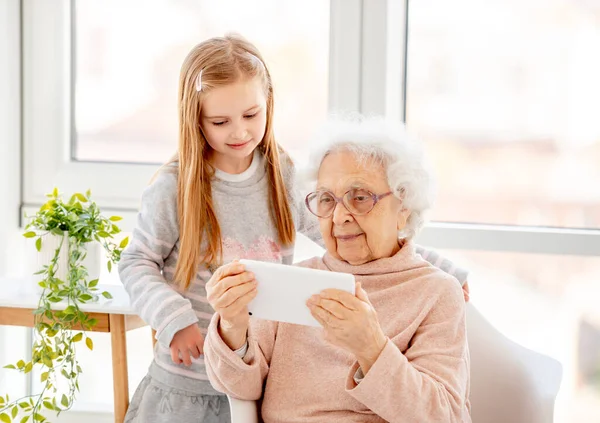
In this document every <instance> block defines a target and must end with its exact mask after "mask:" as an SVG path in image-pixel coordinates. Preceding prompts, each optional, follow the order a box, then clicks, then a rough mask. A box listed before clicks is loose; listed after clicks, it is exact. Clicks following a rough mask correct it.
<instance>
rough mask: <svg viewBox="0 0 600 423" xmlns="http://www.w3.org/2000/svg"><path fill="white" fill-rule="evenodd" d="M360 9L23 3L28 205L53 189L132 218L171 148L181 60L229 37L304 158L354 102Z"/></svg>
mask: <svg viewBox="0 0 600 423" xmlns="http://www.w3.org/2000/svg"><path fill="white" fill-rule="evenodd" d="M142 9H143V12H142ZM359 10H360V4H359V2H352V3H344V4H343V7H342V3H341V2H340V1H339V0H332V1H331V2H329V1H321V0H310V1H308V2H286V3H285V4H283V3H282V2H277V1H275V0H260V1H257V2H244V1H240V0H226V1H222V2H221V1H220V2H213V1H208V0H206V1H195V2H190V1H173V2H171V1H166V0H159V1H155V2H151V3H148V2H143V1H141V0H128V1H125V2H123V1H116V0H110V1H107V2H101V3H98V2H94V1H91V0H82V1H77V2H74V1H71V2H66V1H58V0H54V1H48V2H37V1H33V0H23V14H22V16H23V69H24V74H23V104H24V108H23V122H24V128H25V129H24V133H23V136H24V141H23V144H24V173H23V174H24V179H23V203H24V206H25V207H27V206H34V207H35V206H36V205H39V204H41V203H42V202H43V199H44V194H45V193H47V192H49V191H50V190H51V189H52V188H53V187H54V186H58V187H61V189H62V190H63V191H64V192H76V191H85V190H87V189H91V191H92V194H93V196H94V198H95V200H96V201H97V202H98V204H99V205H100V206H101V207H103V208H104V209H106V210H107V209H113V210H115V211H120V212H121V214H123V212H131V213H135V211H136V210H137V208H138V205H139V204H138V203H139V198H140V193H141V192H142V190H143V189H144V188H145V186H147V184H148V181H149V180H150V178H151V176H152V175H153V173H154V171H155V170H156V168H157V164H158V163H162V162H165V161H166V160H168V158H170V157H171V156H172V154H173V153H174V152H175V150H176V147H177V104H176V91H177V83H178V79H179V68H180V66H181V63H182V62H183V59H184V58H185V55H186V54H187V53H188V52H189V50H190V49H191V48H192V47H193V46H194V45H195V44H197V43H198V42H200V41H201V40H204V39H206V38H207V37H210V36H214V35H223V34H224V33H226V32H228V31H231V30H233V31H235V32H239V33H242V34H243V35H244V36H245V37H246V38H248V39H249V40H251V41H253V42H254V43H255V44H257V46H258V47H259V48H260V49H261V51H262V53H263V54H264V56H265V60H266V61H267V63H268V65H269V68H270V70H271V71H272V74H273V79H274V84H275V89H276V93H275V102H276V104H277V106H276V114H275V130H276V131H277V136H278V139H279V140H280V142H281V144H282V145H283V146H284V147H286V148H288V149H289V150H290V152H291V153H292V155H293V156H296V157H299V158H300V159H303V158H304V156H305V154H304V153H303V151H302V148H303V147H302V146H303V142H304V141H305V140H306V138H307V136H308V134H310V133H311V132H312V130H313V129H314V125H315V124H317V123H318V122H319V121H320V120H322V119H323V118H324V117H325V116H326V113H327V110H328V107H329V106H330V105H333V106H335V105H338V104H339V103H341V102H344V101H353V100H354V99H355V98H356V97H357V96H356V95H355V93H354V92H355V91H357V90H358V87H359V84H358V83H357V82H356V78H357V75H358V69H359V66H358V61H357V57H358V50H357V49H356V48H355V47H356V44H357V43H358V42H359V34H360V26H359V20H358V16H359V12H358V11H359ZM233 11H235V13H234V12H233ZM132 26H134V27H135V30H133V29H132ZM330 51H331V54H330ZM49 81H52V83H50V82H49ZM348 99H349V100H348ZM130 221H131V220H129V219H126V221H125V226H126V228H127V226H128V225H129V222H130ZM129 229H131V227H129Z"/></svg>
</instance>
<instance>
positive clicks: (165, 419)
mask: <svg viewBox="0 0 600 423" xmlns="http://www.w3.org/2000/svg"><path fill="white" fill-rule="evenodd" d="M124 423H231V414H230V411H229V401H227V397H226V396H225V395H198V394H194V393H190V392H186V391H183V390H181V389H174V388H171V387H169V386H166V385H164V384H162V383H160V382H157V381H156V380H155V379H152V376H150V375H147V376H146V377H145V378H144V379H143V380H142V382H141V383H140V385H139V386H138V388H137V390H136V391H135V394H134V395H133V399H132V400H131V404H130V405H129V409H128V410H127V415H126V416H125V422H124Z"/></svg>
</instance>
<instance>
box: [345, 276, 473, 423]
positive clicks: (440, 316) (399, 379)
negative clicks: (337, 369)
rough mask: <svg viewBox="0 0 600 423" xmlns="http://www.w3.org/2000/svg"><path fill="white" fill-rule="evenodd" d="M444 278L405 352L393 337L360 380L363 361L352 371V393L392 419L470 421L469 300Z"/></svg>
mask: <svg viewBox="0 0 600 423" xmlns="http://www.w3.org/2000/svg"><path fill="white" fill-rule="evenodd" d="M443 281H444V282H443V283H440V284H439V286H438V289H439V291H438V297H437V301H436V303H435V304H434V305H433V306H432V309H431V310H430V312H429V314H428V315H427V317H426V318H425V320H424V321H423V322H422V323H421V326H420V327H419V329H418V330H417V332H416V334H415V336H414V338H413V340H412V342H411V344H410V346H409V348H408V349H407V350H406V351H405V352H404V353H402V352H401V351H400V349H399V348H398V346H397V345H396V344H395V343H394V339H391V340H388V342H387V344H386V346H385V347H384V349H383V350H382V352H381V354H380V355H379V358H378V359H377V361H376V362H375V363H374V365H373V366H372V367H371V369H370V370H369V372H368V373H367V374H366V375H364V378H363V379H362V381H361V382H360V383H359V384H356V381H355V380H354V376H355V375H356V372H357V369H358V367H359V365H358V362H356V363H354V365H353V366H352V367H351V368H350V371H349V373H348V376H347V379H346V390H347V392H348V393H349V394H350V395H352V396H353V397H354V398H355V399H356V400H358V401H360V402H362V403H363V404H365V405H366V406H367V407H368V408H369V409H371V410H372V411H373V412H374V413H376V414H377V415H379V416H380V417H382V418H383V419H385V420H387V421H389V422H391V423H393V422H397V421H415V422H416V421H419V422H421V421H423V422H425V421H426V422H440V423H442V422H443V423H456V422H470V421H471V420H470V417H469V411H468V402H467V400H466V398H467V397H468V389H469V387H468V380H469V355H468V348H467V337H466V324H465V303H464V300H463V296H462V292H461V291H460V287H459V286H458V285H456V282H455V281H452V280H450V279H449V278H447V279H443ZM400 398H402V400H400Z"/></svg>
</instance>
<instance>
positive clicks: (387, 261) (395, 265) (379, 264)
mask: <svg viewBox="0 0 600 423" xmlns="http://www.w3.org/2000/svg"><path fill="white" fill-rule="evenodd" d="M323 263H324V264H325V266H327V268H328V269H329V270H332V271H334V272H340V273H352V274H353V275H362V276H367V275H383V274H389V273H397V272H401V271H404V270H407V269H409V268H412V267H415V264H416V262H415V247H414V244H413V243H412V242H410V241H405V242H404V245H403V246H402V248H400V251H398V252H397V253H396V254H394V255H393V256H392V257H386V258H381V259H377V260H373V261H370V262H368V263H365V264H359V265H352V264H350V263H348V262H346V261H343V260H340V259H337V258H335V257H333V256H332V255H331V254H329V253H325V255H324V256H323Z"/></svg>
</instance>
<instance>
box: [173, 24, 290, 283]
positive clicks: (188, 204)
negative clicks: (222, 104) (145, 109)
mask: <svg viewBox="0 0 600 423" xmlns="http://www.w3.org/2000/svg"><path fill="white" fill-rule="evenodd" d="M200 72H202V77H201V80H202V86H201V88H202V89H201V91H200V92H198V91H197V89H196V81H197V79H198V75H199V74H200ZM256 77H258V78H260V79H261V80H262V82H263V85H264V88H265V94H266V97H267V110H266V114H267V123H266V128H265V135H264V138H263V140H262V142H261V143H260V144H259V147H258V148H260V150H261V152H262V153H263V154H264V156H265V158H266V162H267V176H268V182H269V187H270V190H269V203H270V206H271V207H270V212H271V213H270V218H271V219H272V220H273V223H274V224H275V226H276V227H277V232H278V236H279V242H280V243H281V244H283V245H291V244H292V243H293V242H294V239H295V234H296V231H295V227H294V221H293V217H292V212H291V209H290V205H289V203H288V193H287V189H286V186H285V182H284V177H283V173H282V166H281V161H283V162H284V164H285V166H292V163H291V161H290V160H289V157H288V156H287V154H286V153H285V152H284V151H283V149H282V148H281V147H280V146H279V145H278V144H277V142H276V141H275V135H274V133H273V85H272V82H271V75H270V74H269V71H268V69H267V67H266V65H265V63H264V60H263V58H262V56H261V54H260V52H259V51H258V49H257V48H256V47H255V46H254V45H253V44H252V43H250V42H248V41H246V40H245V39H243V38H242V37H240V36H237V35H227V36H225V37H216V38H211V39H209V40H207V41H204V42H202V43H200V44H198V45H197V46H195V47H194V48H193V49H192V51H191V52H190V53H189V54H188V55H187V57H186V58H185V60H184V62H183V65H182V66H181V73H180V77H179V97H178V102H179V149H178V152H177V154H176V155H175V156H174V157H173V158H172V159H171V160H170V161H169V162H168V163H167V164H166V165H165V166H167V165H169V164H173V163H178V165H179V166H178V167H179V169H178V172H179V177H178V191H177V217H178V219H179V241H180V245H179V258H178V260H177V266H176V268H175V276H174V279H175V281H177V283H178V284H179V285H180V286H181V287H182V288H187V287H188V286H189V285H190V283H191V281H192V280H193V279H194V278H195V276H196V272H197V269H198V265H199V264H200V263H203V264H205V265H206V266H207V267H211V268H214V267H216V266H220V265H221V264H222V260H223V247H222V239H221V228H220V226H219V222H218V220H217V215H216V212H215V207H214V204H213V199H212V191H211V178H212V176H213V174H214V168H213V167H212V166H211V165H210V163H209V161H208V157H209V153H210V150H211V147H210V146H209V145H208V142H207V141H206V138H205V137H204V134H203V132H202V129H201V126H200V117H201V110H202V100H203V97H204V95H205V94H206V93H207V92H209V91H210V90H211V89H213V88H215V87H222V86H224V85H228V84H232V83H235V82H237V81H240V80H244V79H253V78H256Z"/></svg>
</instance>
